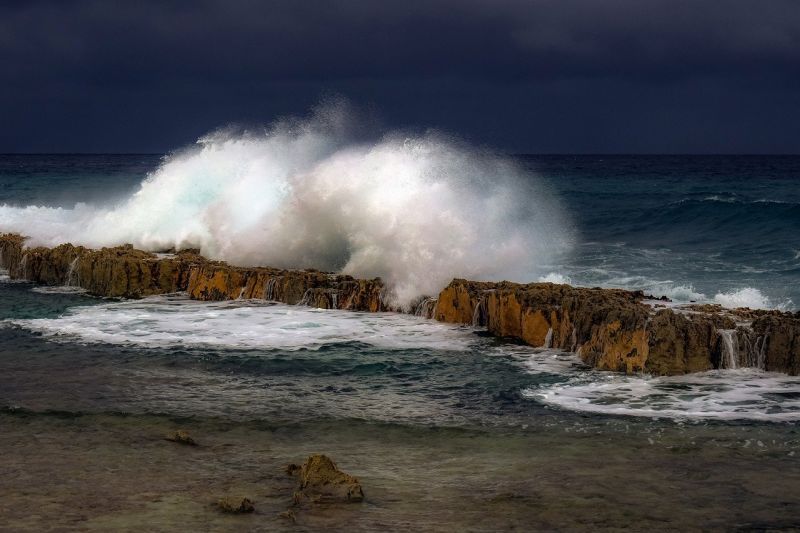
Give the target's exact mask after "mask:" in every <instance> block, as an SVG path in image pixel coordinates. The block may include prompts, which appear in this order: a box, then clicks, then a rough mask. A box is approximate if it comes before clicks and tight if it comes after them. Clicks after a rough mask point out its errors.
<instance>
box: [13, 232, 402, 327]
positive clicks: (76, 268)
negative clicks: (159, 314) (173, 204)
mask: <svg viewBox="0 0 800 533" xmlns="http://www.w3.org/2000/svg"><path fill="white" fill-rule="evenodd" d="M0 267H1V268H5V269H7V270H8V273H9V276H10V277H11V278H13V279H25V280H28V281H32V282H35V283H40V284H43V285H66V286H74V287H80V288H83V289H85V290H86V291H87V292H88V293H89V294H92V295H95V296H106V297H119V298H142V297H145V296H152V295H156V294H168V293H173V292H183V291H185V292H188V293H189V296H190V297H191V298H193V299H196V300H231V299H237V298H258V299H264V300H271V301H277V302H282V303H287V304H303V305H309V306H311V307H318V308H322V309H347V310H353V311H371V312H376V311H388V310H392V308H391V306H389V305H388V304H387V303H386V302H385V298H384V295H385V294H384V293H385V290H384V286H383V283H382V282H381V280H380V279H373V280H363V279H355V278H353V277H351V276H342V275H336V274H331V273H327V272H319V271H316V270H281V269H274V268H265V267H254V268H244V267H236V266H232V265H228V264H227V263H223V262H218V261H209V260H207V259H205V258H204V257H202V256H200V255H199V254H198V253H197V251H196V250H185V251H180V252H178V253H171V254H153V253H149V252H144V251H141V250H136V249H134V248H133V247H132V246H131V245H125V246H118V247H114V248H102V249H100V250H91V249H88V248H84V247H82V246H73V245H72V244H62V245H60V246H56V247H55V248H42V247H38V248H25V247H24V239H23V238H22V237H20V236H19V235H13V234H6V235H0Z"/></svg>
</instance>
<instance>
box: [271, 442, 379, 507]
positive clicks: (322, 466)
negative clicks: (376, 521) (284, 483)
mask: <svg viewBox="0 0 800 533" xmlns="http://www.w3.org/2000/svg"><path fill="white" fill-rule="evenodd" d="M286 471H287V473H288V474H289V475H297V476H299V478H300V479H299V484H298V487H297V492H296V493H295V497H294V501H295V504H297V503H299V500H300V496H301V495H302V496H305V497H306V498H309V499H310V500H312V501H315V502H319V501H324V502H337V501H339V502H360V501H361V500H363V499H364V491H363V490H362V489H361V483H359V481H358V479H357V478H355V477H353V476H351V475H350V474H347V473H345V472H342V471H341V470H339V468H338V467H337V466H336V463H334V462H333V461H332V460H331V458H330V457H328V456H327V455H322V454H314V455H310V456H309V457H308V459H306V462H305V463H303V465H302V466H297V465H289V466H288V467H287V468H286Z"/></svg>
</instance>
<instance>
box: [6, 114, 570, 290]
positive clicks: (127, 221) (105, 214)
mask: <svg viewBox="0 0 800 533" xmlns="http://www.w3.org/2000/svg"><path fill="white" fill-rule="evenodd" d="M356 130H358V128H357V125H356V124H354V120H352V119H351V113H350V112H349V110H348V107H347V106H346V105H342V104H336V105H330V106H325V107H321V108H320V109H318V110H317V111H316V112H315V113H314V114H313V116H312V117H311V118H309V119H307V120H285V121H281V122H278V123H276V124H274V125H273V126H271V127H270V128H268V129H266V130H264V131H262V132H259V133H253V132H249V133H241V132H238V133H236V132H233V131H231V130H221V131H217V132H215V133H212V134H210V135H207V136H205V137H203V138H201V139H200V140H199V141H198V142H197V145H196V146H193V147H191V148H188V149H185V150H182V151H179V152H176V153H174V154H172V155H170V156H168V157H166V158H165V159H164V161H163V162H162V164H161V165H160V166H159V167H158V169H156V170H155V171H154V172H152V173H151V174H150V175H149V176H148V177H147V178H146V179H145V180H144V182H143V183H142V184H141V187H140V188H139V189H138V191H137V192H135V193H134V194H133V195H132V196H131V197H129V198H127V199H126V200H124V201H122V202H121V203H119V204H117V205H113V206H101V205H89V204H78V205H75V206H74V207H72V208H64V207H46V206H34V205H31V206H9V205H3V206H0V231H14V232H20V233H24V234H25V235H28V236H30V237H31V241H30V244H33V245H48V246H53V245H57V244H59V243H63V242H72V243H75V244H82V245H86V246H90V247H99V246H109V245H118V244H123V243H132V244H134V245H135V246H137V247H139V248H143V249H146V250H153V251H158V250H164V249H168V248H186V247H193V248H200V250H201V252H202V253H203V254H204V255H206V256H207V257H210V258H213V259H221V260H226V261H229V262H231V263H234V264H238V265H243V266H256V265H269V266H274V267H283V268H318V269H324V270H330V271H336V272H342V273H346V274H352V275H355V276H359V277H378V276H380V277H382V278H383V279H384V281H386V282H387V283H388V285H389V286H390V287H391V288H392V289H393V291H394V296H395V300H396V302H395V303H399V304H401V305H405V304H408V303H409V302H411V301H412V300H413V299H414V298H415V297H417V296H419V295H422V294H427V295H434V294H437V293H438V292H439V291H440V290H441V288H442V287H443V286H445V285H446V284H447V283H448V282H449V281H450V279H452V278H453V277H467V278H471V279H484V280H500V279H511V280H515V281H529V280H531V279H536V278H537V277H538V276H540V275H542V274H543V272H541V271H540V267H539V265H542V264H547V263H548V262H549V259H550V258H551V257H552V256H553V254H555V253H561V252H563V251H564V250H567V249H569V247H570V245H571V242H572V237H571V234H570V231H569V229H568V228H569V221H568V220H567V219H566V217H565V216H564V214H563V212H562V210H561V209H560V207H559V205H558V202H557V200H556V198H555V197H554V195H552V194H550V193H549V191H548V190H547V189H546V187H544V186H543V185H542V184H541V183H540V182H539V181H538V180H537V179H536V178H535V176H532V175H530V174H529V173H527V172H526V171H524V170H522V169H521V168H520V167H519V166H518V165H517V164H516V163H515V162H513V161H512V160H511V159H509V158H505V157H501V156H498V155H495V154H492V153H489V152H487V151H483V150H478V149H474V148H471V147H469V146H467V145H465V144H464V143H461V142H457V141H454V140H451V139H448V138H446V137H444V136H442V135H439V134H436V133H426V134H423V135H417V136H407V135H399V134H393V133H390V134H385V135H382V136H380V137H378V138H377V140H371V141H363V136H356V135H355V134H354V133H353V132H354V131H356Z"/></svg>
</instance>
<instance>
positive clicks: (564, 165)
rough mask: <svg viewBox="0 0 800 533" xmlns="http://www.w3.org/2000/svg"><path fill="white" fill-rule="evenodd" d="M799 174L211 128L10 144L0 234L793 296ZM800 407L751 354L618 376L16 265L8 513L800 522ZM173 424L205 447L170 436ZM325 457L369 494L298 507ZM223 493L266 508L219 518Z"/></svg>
mask: <svg viewBox="0 0 800 533" xmlns="http://www.w3.org/2000/svg"><path fill="white" fill-rule="evenodd" d="M315 143H316V144H315ZM443 153H444V155H443ZM440 174H441V175H445V176H446V179H442V180H439V179H438V178H437V176H439V175H440ZM509 176H510V177H509ZM799 184H800V157H794V156H785V157H784V156H517V157H514V158H496V157H495V156H491V155H485V154H484V155H474V154H472V153H465V152H464V149H463V148H458V150H457V151H456V153H455V155H453V153H452V152H449V151H447V150H443V148H442V145H441V144H439V141H436V140H433V141H427V142H423V143H418V144H414V145H413V146H409V142H408V141H407V140H405V141H402V140H396V141H386V142H384V143H381V144H379V145H377V146H372V147H366V148H364V147H360V146H356V147H350V148H342V147H338V146H337V147H331V146H329V145H328V144H326V143H325V142H323V141H320V140H319V139H315V138H312V139H305V138H301V139H300V140H298V139H297V138H296V137H293V138H292V140H291V142H288V141H286V140H285V139H283V140H282V139H281V138H270V139H269V142H256V141H254V140H247V139H245V140H239V141H232V140H230V139H228V140H224V139H223V140H219V139H216V140H211V141H206V143H205V144H204V145H203V147H202V148H201V149H198V150H195V151H188V152H179V153H176V154H172V155H170V156H169V157H167V158H164V157H162V156H160V155H4V156H0V232H4V231H19V232H22V233H24V234H25V235H27V236H30V237H31V242H32V243H34V244H48V245H52V244H56V243H58V242H66V241H72V242H76V243H83V244H87V245H91V246H102V245H107V244H120V243H123V242H132V243H134V244H135V245H137V246H140V247H144V248H149V249H152V250H158V249H165V248H168V247H170V246H174V245H197V246H200V247H201V248H202V249H203V253H204V254H206V255H208V256H211V257H216V258H221V259H226V260H229V261H232V262H235V263H240V264H273V265H274V266H299V267H303V266H317V267H320V268H330V269H334V270H341V271H344V272H349V273H353V274H357V275H370V276H371V275H381V276H382V277H383V278H384V279H385V280H388V281H389V282H390V283H392V284H393V285H394V286H395V287H396V297H397V301H398V302H399V303H401V304H402V303H403V302H404V301H406V300H408V299H410V298H411V297H413V296H418V295H420V294H430V293H431V292H432V290H433V288H434V287H441V286H443V285H444V284H445V283H446V282H447V281H449V278H452V277H456V276H458V277H462V276H463V277H469V278H473V279H474V278H484V279H502V278H509V279H513V280H515V281H536V280H548V281H555V282H566V283H571V284H574V285H585V286H602V287H624V288H631V289H643V290H645V291H647V292H650V293H652V294H654V295H656V296H661V295H666V296H668V297H670V298H672V299H674V300H676V301H701V302H713V303H719V304H721V305H723V306H727V307H737V306H750V307H757V308H776V309H784V310H797V309H798V308H799V307H800V187H799V186H798V185H799ZM509 265H513V266H509ZM798 420H800V379H798V378H796V377H789V376H784V375H777V374H769V373H764V372H762V371H760V370H758V369H748V368H744V369H737V370H720V371H712V372H707V373H701V374H695V375H689V376H683V377H670V378H656V377H649V376H623V375H617V374H611V373H605V372H599V371H595V370H591V369H587V368H585V367H583V366H582V365H581V363H580V361H579V359H578V358H576V357H575V356H574V355H570V354H562V353H557V352H553V351H551V350H546V349H533V348H530V347H526V346H521V345H517V344H513V343H509V342H505V341H502V340H498V339H492V338H490V337H488V336H486V335H485V334H484V333H483V332H482V331H479V330H475V329H472V328H466V327H457V326H452V325H446V324H439V323H434V322H430V321H427V320H424V319H421V318H419V317H415V316H412V315H406V314H394V313H380V314H364V313H351V312H344V311H327V310H316V309H309V308H305V307H298V306H287V305H282V304H276V303H273V302H265V301H232V302H222V303H220V302H215V303H212V302H194V301H190V300H188V299H187V298H186V296H184V295H180V294H178V295H170V296H160V297H154V298H148V299H143V300H138V301H117V300H109V299H99V298H92V297H89V296H87V295H85V294H82V293H80V292H77V291H75V290H74V289H73V288H69V287H36V286H33V285H31V284H29V283H25V282H16V281H11V280H9V279H8V276H7V275H5V274H4V273H2V272H0V452H2V456H3V460H2V461H0V517H3V520H2V522H3V523H0V529H5V530H8V531H19V530H41V529H47V528H53V529H82V530H91V529H100V530H108V529H128V530H143V529H144V530H164V529H182V530H195V529H200V530H243V529H245V530H262V529H263V530H275V529H292V530H293V529H295V528H300V529H304V528H348V529H349V530H377V529H383V530H401V529H402V530H437V531H453V530H507V529H519V530H536V529H544V530H552V529H567V530H597V529H613V530H616V529H622V528H630V529H633V530H681V531H683V530H737V529H743V530H752V529H756V530H781V529H790V528H800V462H799V461H800V431H798V429H797V423H798ZM176 427H182V428H186V429H188V430H190V431H191V432H192V433H193V434H194V435H195V436H196V437H197V438H198V440H199V441H201V443H203V444H204V446H201V447H199V448H197V449H196V450H189V451H190V452H191V453H188V452H187V451H186V450H185V449H179V450H178V449H176V447H175V446H173V445H172V444H171V443H166V442H165V441H163V440H162V439H161V438H160V437H161V436H162V435H163V434H164V433H166V432H167V431H170V430H172V429H174V428H176ZM312 452H324V453H328V454H330V455H331V456H333V457H334V458H335V459H336V460H337V462H338V463H339V465H340V466H341V467H342V468H343V469H345V470H347V471H348V472H351V473H353V474H355V475H357V476H359V478H360V479H361V481H362V483H363V485H364V490H365V493H366V496H367V499H366V501H365V502H364V504H362V505H355V506H346V507H344V508H325V509H314V510H309V511H307V512H306V513H305V514H302V513H301V514H299V515H298V517H297V524H294V523H291V522H289V521H287V520H286V519H284V518H281V517H279V516H278V512H279V511H281V510H283V509H285V508H286V506H287V505H288V502H289V501H290V500H291V490H292V489H291V483H288V482H287V481H286V480H285V479H283V478H282V477H281V476H280V468H281V465H282V464H284V463H289V462H299V461H301V460H302V459H303V457H304V456H305V455H307V454H309V453H312ZM231 492H233V493H242V494H248V495H250V497H252V498H253V499H254V500H255V501H256V502H257V508H258V513H256V514H255V515H253V516H248V517H233V518H231V517H226V516H224V515H220V514H219V513H217V512H216V511H215V510H214V508H213V506H212V505H210V503H211V502H213V501H214V500H215V498H217V497H219V496H220V495H223V494H227V493H231ZM43 525H44V526H46V527H43Z"/></svg>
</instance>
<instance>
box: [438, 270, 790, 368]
mask: <svg viewBox="0 0 800 533" xmlns="http://www.w3.org/2000/svg"><path fill="white" fill-rule="evenodd" d="M432 314H433V318H435V319H436V320H439V321H442V322H452V323H460V324H470V325H473V326H485V327H486V328H487V329H488V331H489V332H490V333H492V334H493V335H496V336H499V337H512V338H515V339H519V340H522V341H524V342H525V343H526V344H529V345H531V346H537V347H544V348H554V349H559V350H564V351H569V352H575V353H577V354H578V355H579V356H580V358H581V359H582V360H583V361H584V362H585V363H586V364H588V365H591V366H593V367H595V368H598V369H602V370H614V371H619V372H626V373H628V374H631V373H638V372H645V373H650V374H655V375H679V374H687V373H690V372H700V371H704V370H711V369H715V368H728V369H730V368H741V367H756V368H761V369H763V370H768V371H774V372H784V373H788V374H792V375H797V374H798V373H800V313H795V314H792V313H788V312H780V311H766V310H752V309H747V308H740V309H725V308H723V307H721V306H719V305H691V304H690V305H673V304H671V302H668V301H663V300H656V299H654V298H653V297H652V296H646V295H645V294H644V293H642V292H641V291H626V290H621V289H599V288H583V287H571V286H569V285H559V284H553V283H531V284H518V283H509V282H500V283H485V282H474V281H467V280H460V279H457V280H453V281H452V282H451V283H450V285H449V286H447V287H446V288H445V289H444V290H443V291H442V292H441V293H440V294H439V297H438V299H437V300H436V303H435V306H434V308H433V313H432Z"/></svg>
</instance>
